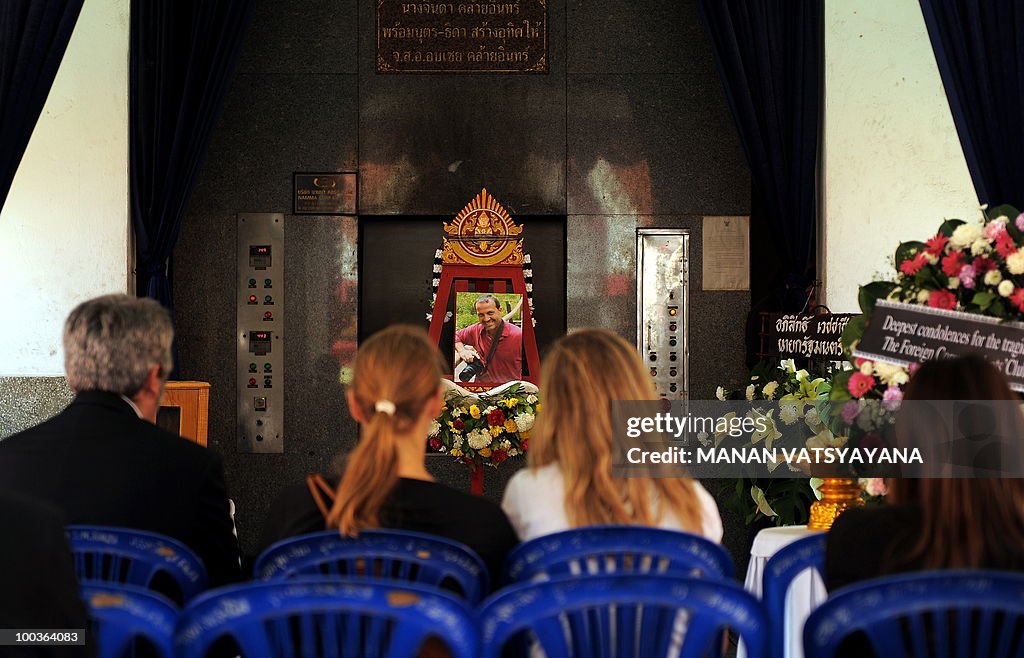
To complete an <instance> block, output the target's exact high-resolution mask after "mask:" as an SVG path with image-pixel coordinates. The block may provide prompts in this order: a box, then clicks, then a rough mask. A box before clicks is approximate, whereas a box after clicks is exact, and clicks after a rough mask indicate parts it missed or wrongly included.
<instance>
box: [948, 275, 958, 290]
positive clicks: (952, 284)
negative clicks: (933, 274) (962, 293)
mask: <svg viewBox="0 0 1024 658" xmlns="http://www.w3.org/2000/svg"><path fill="white" fill-rule="evenodd" d="M946 287H947V288H949V289H950V290H956V289H957V288H959V287H960V277H958V276H951V277H949V284H948V285H947V286H946Z"/></svg>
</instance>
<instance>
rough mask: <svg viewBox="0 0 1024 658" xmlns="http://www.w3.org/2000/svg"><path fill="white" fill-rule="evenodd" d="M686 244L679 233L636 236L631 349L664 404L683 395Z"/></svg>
mask: <svg viewBox="0 0 1024 658" xmlns="http://www.w3.org/2000/svg"><path fill="white" fill-rule="evenodd" d="M689 239H690V235H689V231H688V230H685V229H660V228H651V229H639V230H638V231H637V239H636V262H637V277H636V278H637V332H636V334H637V348H638V349H639V350H640V354H641V355H643V356H644V358H645V359H646V360H647V365H648V368H649V369H650V374H651V378H652V379H653V380H654V387H655V390H656V391H657V394H658V396H659V397H661V398H664V399H667V400H686V399H687V397H688V394H689V387H688V379H687V370H688V368H687V366H688V363H689V349H688V346H687V328H688V320H689V306H688V303H689V302H688V300H689V296H688V295H689Z"/></svg>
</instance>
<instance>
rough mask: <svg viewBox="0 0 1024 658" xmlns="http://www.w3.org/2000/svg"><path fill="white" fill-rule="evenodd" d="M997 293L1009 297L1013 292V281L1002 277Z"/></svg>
mask: <svg viewBox="0 0 1024 658" xmlns="http://www.w3.org/2000/svg"><path fill="white" fill-rule="evenodd" d="M999 294H1000V295H1002V296H1003V297H1009V296H1010V295H1012V294H1013V281H1010V280H1009V279H1003V280H1002V281H1000V282H999Z"/></svg>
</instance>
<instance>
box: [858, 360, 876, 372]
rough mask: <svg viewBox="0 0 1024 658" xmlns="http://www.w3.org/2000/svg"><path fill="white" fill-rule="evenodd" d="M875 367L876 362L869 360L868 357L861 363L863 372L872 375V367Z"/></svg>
mask: <svg viewBox="0 0 1024 658" xmlns="http://www.w3.org/2000/svg"><path fill="white" fill-rule="evenodd" d="M874 367H875V364H874V362H873V361H868V360H867V359H865V360H864V361H862V362H861V364H860V371H861V374H864V375H870V374H871V369H872V368H874Z"/></svg>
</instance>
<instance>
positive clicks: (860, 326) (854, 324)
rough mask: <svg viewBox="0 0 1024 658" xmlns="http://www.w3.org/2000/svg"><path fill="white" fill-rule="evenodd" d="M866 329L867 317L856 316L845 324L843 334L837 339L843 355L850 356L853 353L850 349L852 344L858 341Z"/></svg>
mask: <svg viewBox="0 0 1024 658" xmlns="http://www.w3.org/2000/svg"><path fill="white" fill-rule="evenodd" d="M867 327H868V316H867V315H858V316H857V317H855V318H852V319H851V320H850V321H849V322H848V323H847V324H846V328H845V329H843V334H842V335H841V336H840V337H839V342H840V343H841V344H842V346H843V352H844V353H845V354H850V353H851V352H852V351H853V348H852V347H851V346H852V345H853V342H854V341H857V340H860V337H861V336H863V335H864V331H865V330H866V329H867Z"/></svg>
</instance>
